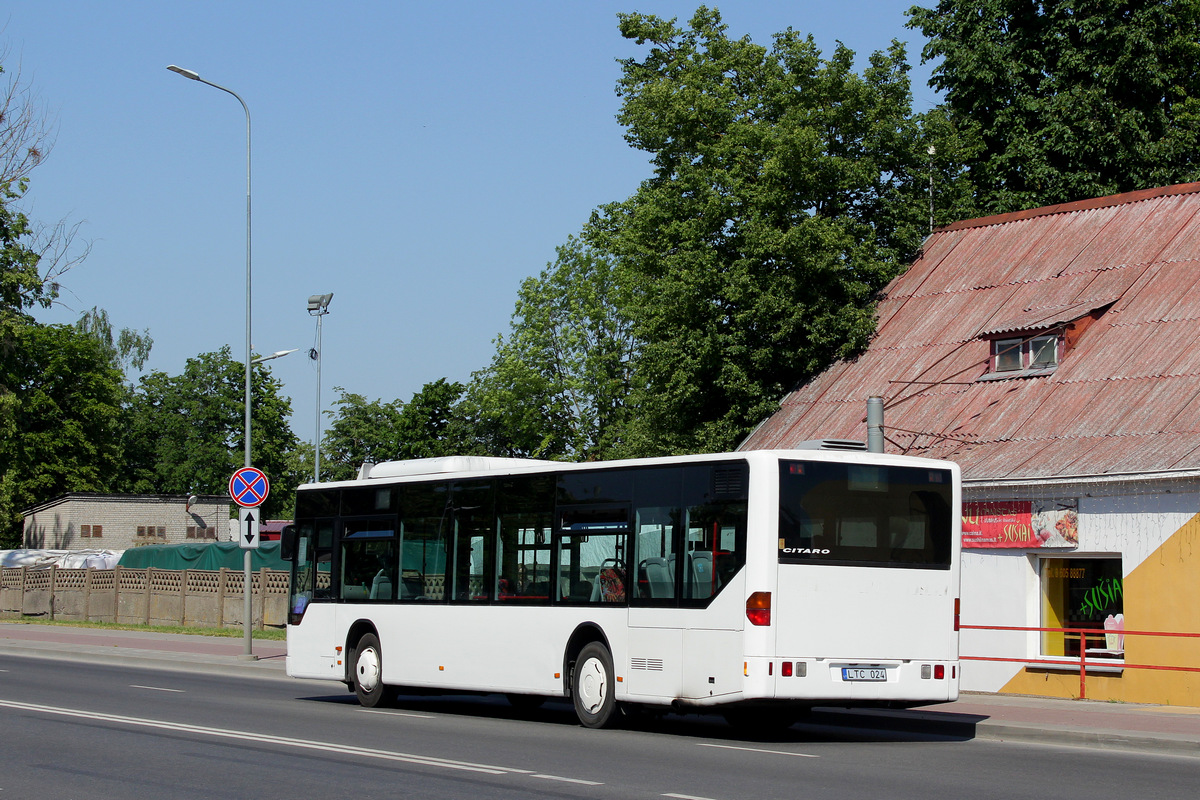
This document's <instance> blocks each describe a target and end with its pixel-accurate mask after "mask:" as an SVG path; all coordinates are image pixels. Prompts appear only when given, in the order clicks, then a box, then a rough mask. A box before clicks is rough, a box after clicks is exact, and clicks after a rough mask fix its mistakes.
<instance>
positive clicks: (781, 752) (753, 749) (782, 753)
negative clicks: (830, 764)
mask: <svg viewBox="0 0 1200 800" xmlns="http://www.w3.org/2000/svg"><path fill="white" fill-rule="evenodd" d="M698 746H699V747H719V748H721V749H722V750H742V751H745V752H747V753H771V754H772V755H777V756H797V757H799V758H820V756H815V755H813V754H812V753H792V752H789V751H787V750H764V749H762V748H759V747H734V746H733V745H731V744H704V743H701V744H700V745H698Z"/></svg>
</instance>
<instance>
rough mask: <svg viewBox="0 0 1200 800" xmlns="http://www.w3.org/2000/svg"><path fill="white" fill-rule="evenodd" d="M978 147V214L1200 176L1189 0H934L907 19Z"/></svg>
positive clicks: (1196, 15) (974, 173)
mask: <svg viewBox="0 0 1200 800" xmlns="http://www.w3.org/2000/svg"><path fill="white" fill-rule="evenodd" d="M909 16H910V21H909V27H911V28H915V29H917V30H920V31H921V32H922V33H923V34H924V35H925V36H926V37H927V38H928V39H929V41H928V43H927V44H926V45H925V48H924V50H923V52H922V55H923V57H924V59H925V60H926V61H938V63H937V66H936V67H935V69H934V72H933V78H932V80H931V81H930V85H931V86H933V87H934V88H936V89H939V90H941V91H942V92H944V96H945V107H946V109H947V110H948V114H949V117H950V119H951V120H952V121H953V122H955V123H956V124H958V125H960V126H973V127H974V128H976V130H977V131H978V133H979V135H980V137H981V140H982V144H983V148H982V149H981V150H980V151H979V152H978V154H977V155H975V156H974V157H973V158H970V159H969V160H968V161H967V166H968V167H969V169H970V173H971V177H972V180H973V182H974V184H975V186H976V188H977V193H978V196H977V202H978V205H979V207H980V208H981V209H983V210H984V211H986V212H989V213H1001V212H1007V211H1017V210H1020V209H1024V208H1033V207H1037V206H1043V205H1049V204H1053V203H1063V202H1069V201H1072V200H1080V199H1084V198H1089V197H1098V196H1102V195H1108V194H1114V193H1118V192H1125V191H1130V190H1135V189H1144V188H1150V187H1154V186H1165V185H1169V184H1173V183H1181V182H1186V181H1195V180H1197V179H1200V70H1198V69H1197V68H1196V64H1197V62H1198V61H1200V34H1198V33H1197V31H1200V0H1093V2H1086V3H1084V2H1079V0H1043V1H1042V2H1031V1H1030V0H941V2H938V3H937V4H936V5H935V6H934V7H932V8H921V7H914V8H912V9H911V10H910V11H909Z"/></svg>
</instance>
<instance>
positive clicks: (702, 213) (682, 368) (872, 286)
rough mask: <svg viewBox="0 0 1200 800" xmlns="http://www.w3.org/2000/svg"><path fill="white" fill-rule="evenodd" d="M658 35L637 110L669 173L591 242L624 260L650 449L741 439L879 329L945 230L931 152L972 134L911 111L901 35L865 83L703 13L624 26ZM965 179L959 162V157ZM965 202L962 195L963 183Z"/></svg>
mask: <svg viewBox="0 0 1200 800" xmlns="http://www.w3.org/2000/svg"><path fill="white" fill-rule="evenodd" d="M620 27H621V33H622V35H624V36H625V37H626V38H628V39H633V40H634V41H636V42H637V43H638V44H643V45H645V44H648V45H649V50H648V52H647V53H646V54H645V56H644V58H642V59H640V60H639V59H633V58H631V59H627V60H625V61H623V62H622V64H621V66H622V72H623V74H622V77H621V79H620V80H619V82H618V94H620V95H621V97H622V98H624V101H623V105H622V108H621V112H620V115H619V119H620V121H621V122H622V124H624V125H625V126H626V128H627V133H626V139H627V140H628V141H629V143H630V144H631V145H633V146H634V147H637V148H639V149H642V150H645V151H647V152H649V153H651V154H652V156H653V159H652V163H653V165H654V175H653V176H652V177H651V178H649V179H648V180H646V181H645V182H643V183H642V185H641V186H640V188H639V189H638V191H637V192H636V193H635V194H634V195H633V196H632V197H631V198H629V199H628V200H626V201H625V202H621V203H613V204H610V205H607V206H604V207H602V208H601V209H600V210H599V212H598V213H597V214H596V215H594V217H593V219H592V222H591V223H590V225H589V229H588V232H587V236H588V239H589V241H590V243H592V244H593V245H594V246H595V247H597V248H599V249H601V250H604V251H606V252H608V253H610V254H612V255H613V256H614V257H616V258H617V259H618V262H619V264H620V270H621V278H620V279H621V281H622V283H623V285H624V286H625V287H627V289H628V291H629V292H630V293H631V301H630V302H629V304H628V306H627V308H628V311H629V313H630V316H631V318H632V320H633V324H634V328H633V330H634V334H635V336H636V338H637V339H638V341H639V342H640V347H641V351H640V355H639V358H638V363H637V372H636V374H635V383H634V386H633V389H632V395H631V400H630V402H631V404H633V405H636V406H637V408H638V413H637V414H636V415H634V416H633V418H632V419H631V423H630V427H629V429H628V432H627V436H628V441H627V447H628V450H629V451H630V452H632V453H638V454H650V453H662V452H686V451H702V450H718V449H726V448H730V447H732V446H734V445H736V444H737V442H738V441H739V440H740V439H741V438H742V437H743V436H744V435H745V434H746V433H747V432H748V431H749V430H750V428H751V427H752V426H753V425H754V424H755V423H757V422H758V421H759V420H760V419H762V418H763V417H764V416H765V415H767V414H768V413H770V412H771V411H772V410H773V408H774V406H775V404H776V402H777V401H778V399H779V398H780V397H781V396H782V395H783V394H784V393H785V392H786V391H787V390H788V389H789V388H791V387H792V386H793V385H794V384H795V383H796V382H797V381H803V380H805V379H807V378H808V377H810V376H812V375H814V374H816V373H817V372H818V371H820V370H821V369H822V368H824V367H825V366H827V365H828V364H829V363H830V362H831V361H832V360H833V359H835V358H838V357H846V356H850V355H852V354H854V353H856V352H858V351H859V350H860V349H861V348H862V347H863V346H864V344H865V343H866V341H867V339H868V337H869V336H870V335H871V333H872V331H873V330H874V316H873V306H872V299H873V295H874V292H876V291H877V290H878V289H879V288H880V287H882V286H883V285H884V284H885V283H886V282H887V281H888V280H889V279H890V278H892V277H893V276H895V275H896V274H897V273H898V272H899V271H900V270H901V269H903V267H904V266H905V265H906V264H907V263H908V260H909V258H910V257H911V255H912V254H913V252H914V251H915V249H916V247H917V246H918V245H919V244H920V242H921V240H922V238H923V237H924V235H925V234H926V233H927V232H928V199H927V197H926V194H925V193H926V191H927V187H928V175H929V172H928V170H929V161H930V156H929V155H928V153H927V148H928V147H929V146H930V145H934V146H935V147H936V149H937V150H938V151H939V152H942V153H946V152H954V150H955V147H957V146H959V145H958V144H957V141H956V139H957V134H956V129H955V127H954V126H953V125H951V124H950V123H949V122H948V121H946V120H945V119H944V118H941V117H939V118H938V120H937V122H938V124H937V125H932V126H926V125H925V124H924V120H922V119H921V118H919V117H916V116H914V115H913V114H912V112H911V100H910V93H909V82H908V76H907V72H908V65H907V63H906V61H905V55H904V50H903V47H902V46H901V45H900V44H899V43H893V45H892V47H891V48H890V49H889V50H888V51H887V52H877V53H874V54H873V55H872V56H871V57H870V60H869V65H868V66H867V67H866V69H865V70H864V72H863V73H862V74H861V75H860V74H858V73H856V72H855V71H854V69H853V58H854V54H853V53H852V52H851V51H850V50H848V49H847V48H845V47H843V46H841V45H839V46H838V47H837V48H836V49H835V50H834V52H833V53H832V55H831V56H830V57H828V58H825V57H823V56H822V54H821V52H820V51H819V50H818V48H817V47H816V45H815V44H814V42H813V39H812V37H805V36H801V35H800V34H798V33H796V32H795V31H793V30H790V29H789V30H788V31H785V32H783V33H780V34H777V35H776V36H775V39H774V42H773V45H772V46H771V47H770V48H766V47H763V46H760V45H757V44H754V43H753V42H751V41H750V40H749V39H748V38H742V39H731V38H729V37H728V36H727V35H726V27H725V25H724V24H723V23H722V22H721V17H720V15H719V13H718V12H717V11H715V10H710V9H707V8H703V7H701V8H700V9H699V10H698V11H697V12H696V14H695V16H694V17H693V18H692V20H691V22H690V27H689V28H687V29H681V28H679V27H677V26H676V25H675V23H674V21H664V20H662V19H659V18H657V17H654V16H648V15H642V14H623V15H620ZM940 163H942V164H943V165H944V167H943V168H944V171H945V174H946V176H947V177H946V179H945V180H942V181H939V183H941V184H943V185H945V186H948V187H951V188H950V189H948V190H947V191H948V192H949V194H947V196H952V195H953V192H954V191H959V189H958V187H960V185H961V182H960V181H959V180H958V169H957V167H956V165H954V164H952V163H950V162H949V161H946V160H944V159H943V160H942V161H941V162H940ZM959 196H961V191H959Z"/></svg>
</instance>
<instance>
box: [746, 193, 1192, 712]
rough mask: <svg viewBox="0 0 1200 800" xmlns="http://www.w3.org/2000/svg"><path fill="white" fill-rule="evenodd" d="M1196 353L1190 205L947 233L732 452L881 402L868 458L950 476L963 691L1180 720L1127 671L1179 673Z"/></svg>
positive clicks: (1029, 215)
mask: <svg viewBox="0 0 1200 800" xmlns="http://www.w3.org/2000/svg"><path fill="white" fill-rule="evenodd" d="M1198 340H1200V183H1196V184H1184V185H1179V186H1171V187H1165V188H1160V189H1152V190H1146V191H1139V192H1130V193H1127V194H1121V195H1115V196H1112V197H1102V198H1097V199H1093V200H1087V201H1082V202H1076V203H1068V204H1064V205H1058V206H1051V207H1047V208H1039V209H1033V210H1029V211H1022V212H1017V213H1012V214H1004V215H999V216H993V217H985V218H982V219H972V220H965V221H963V222H958V223H955V224H953V225H948V226H946V227H944V228H940V229H937V230H936V231H934V232H933V233H932V234H931V235H930V237H929V238H928V239H927V240H926V242H925V244H924V246H923V249H922V252H921V253H920V255H919V256H918V257H917V259H916V261H915V262H914V263H913V264H912V266H911V267H910V268H909V269H908V270H907V271H906V272H905V273H904V274H903V275H901V276H900V277H898V278H896V279H895V280H894V281H892V283H891V284H890V285H889V286H887V287H886V289H885V290H884V292H883V294H882V297H881V299H880V302H879V305H878V327H877V332H876V334H875V337H874V339H873V340H872V342H871V344H870V346H869V347H868V349H867V350H866V352H864V353H863V354H862V355H861V356H859V357H858V358H857V359H855V360H852V361H846V362H841V363H837V364H835V365H834V366H832V367H830V368H829V369H828V370H826V371H825V372H824V373H823V374H821V375H819V376H818V377H817V378H816V379H814V380H813V381H812V382H811V383H808V384H807V385H804V386H801V387H799V388H797V389H796V390H795V391H794V392H792V393H791V394H789V395H788V396H787V397H785V398H784V399H783V400H782V402H781V406H780V409H779V411H778V412H777V413H776V414H774V415H773V416H772V417H770V418H769V419H768V420H766V421H765V422H764V423H763V424H762V425H761V426H760V427H759V428H758V429H757V430H756V431H754V432H753V433H752V434H751V435H750V437H748V439H747V440H746V442H744V443H743V445H742V449H763V448H788V447H791V446H793V445H795V444H797V443H799V442H802V441H806V440H812V439H822V438H826V439H831V438H832V439H863V438H865V434H866V419H865V418H866V409H867V402H868V399H869V398H872V397H879V398H882V399H883V404H884V409H885V422H884V426H885V442H886V444H885V450H886V451H887V452H893V453H903V454H909V455H919V456H925V457H931V458H943V459H950V460H953V461H956V462H958V463H959V464H960V465H961V467H962V474H963V484H964V487H963V494H964V501H965V504H964V523H963V543H964V549H963V573H962V574H963V589H962V604H963V612H962V615H963V622H964V623H967V624H968V625H973V626H978V627H972V628H970V629H968V630H966V631H964V633H963V638H962V647H963V655H964V657H971V659H970V660H967V661H966V662H965V663H964V666H963V688H964V689H968V690H970V689H977V690H984V691H1009V692H1018V693H1035V694H1052V695H1061V696H1078V695H1079V693H1080V691H1081V688H1082V691H1083V692H1084V693H1085V694H1086V696H1088V697H1092V698H1098V699H1113V700H1124V701H1134V702H1157V703H1175V704H1185V705H1193V706H1200V674H1197V673H1196V672H1184V671H1177V670H1173V669H1167V670H1164V669H1149V668H1148V667H1151V666H1168V667H1186V666H1191V667H1195V665H1197V664H1200V517H1198V512H1200V481H1198V479H1200V347H1197V346H1196V345H1197V342H1198ZM998 628H1026V629H1030V630H997V629H998ZM1039 628H1040V629H1046V628H1049V629H1053V630H1033V629H1039ZM1150 633H1174V634H1180V633H1182V634H1189V633H1190V634H1195V635H1194V636H1170V637H1168V636H1152V635H1148V634H1150ZM976 656H977V657H979V658H980V659H981V660H974V657H976ZM982 659H988V660H982ZM1001 659H1006V660H1001ZM1081 661H1082V662H1083V663H1082V666H1083V668H1084V672H1085V679H1084V680H1083V681H1081V680H1080V667H1081V664H1080V662H1081Z"/></svg>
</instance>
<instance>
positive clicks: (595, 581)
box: [284, 442, 961, 727]
mask: <svg viewBox="0 0 1200 800" xmlns="http://www.w3.org/2000/svg"><path fill="white" fill-rule="evenodd" d="M835 444H837V445H839V446H841V447H848V446H849V443H844V442H839V443H835ZM860 447H861V446H860ZM960 503H961V493H960V478H959V470H958V467H957V466H956V465H955V464H952V463H949V462H942V461H932V460H927V459H917V458H908V457H902V456H891V455H882V454H873V453H866V452H861V451H859V452H855V451H853V450H846V449H833V448H832V447H831V446H830V443H814V444H813V445H811V449H797V450H771V451H754V452H742V453H726V454H717V455H697V456H683V457H675V458H650V459H638V460H630V461H614V462H599V463H587V464H567V463H558V462H545V461H526V460H520V459H492V458H474V457H452V458H439V459H422V460H415V461H396V462H388V463H383V464H378V465H374V466H372V465H364V468H363V470H362V472H361V474H360V476H359V478H358V479H356V480H352V481H342V482H337V483H324V484H310V485H306V486H302V487H301V488H300V490H299V492H298V495H297V501H296V520H295V533H294V539H293V540H292V541H290V542H288V543H285V547H284V550H285V552H286V551H288V550H289V549H290V550H291V553H290V554H289V557H290V558H291V559H292V561H293V564H292V583H291V586H292V588H291V592H292V596H291V602H290V607H289V618H288V655H287V671H288V674H289V675H291V676H294V677H298V678H324V679H329V680H334V681H341V682H343V683H345V684H346V685H347V687H348V688H350V689H351V690H353V691H354V692H355V693H356V694H357V695H358V699H359V701H360V702H361V703H362V704H363V705H364V706H368V707H373V706H377V705H381V704H386V703H388V702H390V701H392V700H394V699H395V697H396V695H397V693H398V691H399V690H400V689H401V687H406V688H409V689H415V690H419V691H422V692H428V691H431V690H432V691H449V692H454V691H466V692H487V693H493V692H495V693H503V694H506V695H507V696H508V697H509V699H510V700H511V701H512V702H513V703H514V704H516V705H522V704H528V705H536V704H537V703H540V702H541V701H542V700H544V699H545V698H552V697H558V698H570V699H571V700H572V701H573V702H574V706H575V710H576V713H577V715H578V717H579V720H580V721H581V722H582V723H583V724H584V725H585V726H588V727H604V726H606V725H609V724H611V723H612V722H613V721H614V711H615V710H616V709H618V708H621V707H625V708H637V707H648V708H657V709H659V710H672V711H700V710H708V711H716V712H723V713H725V715H726V717H727V718H729V719H731V720H732V721H750V720H753V721H755V723H756V724H791V722H793V721H795V720H796V719H798V718H799V717H800V715H801V714H802V713H803V712H805V711H807V710H808V709H810V708H811V707H813V706H815V705H839V706H844V705H888V706H913V705H920V704H923V703H932V702H944V701H948V700H954V699H956V698H957V696H958V632H957V628H958V585H959V583H958V582H959V539H960V522H961V515H960V512H959V508H960Z"/></svg>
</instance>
